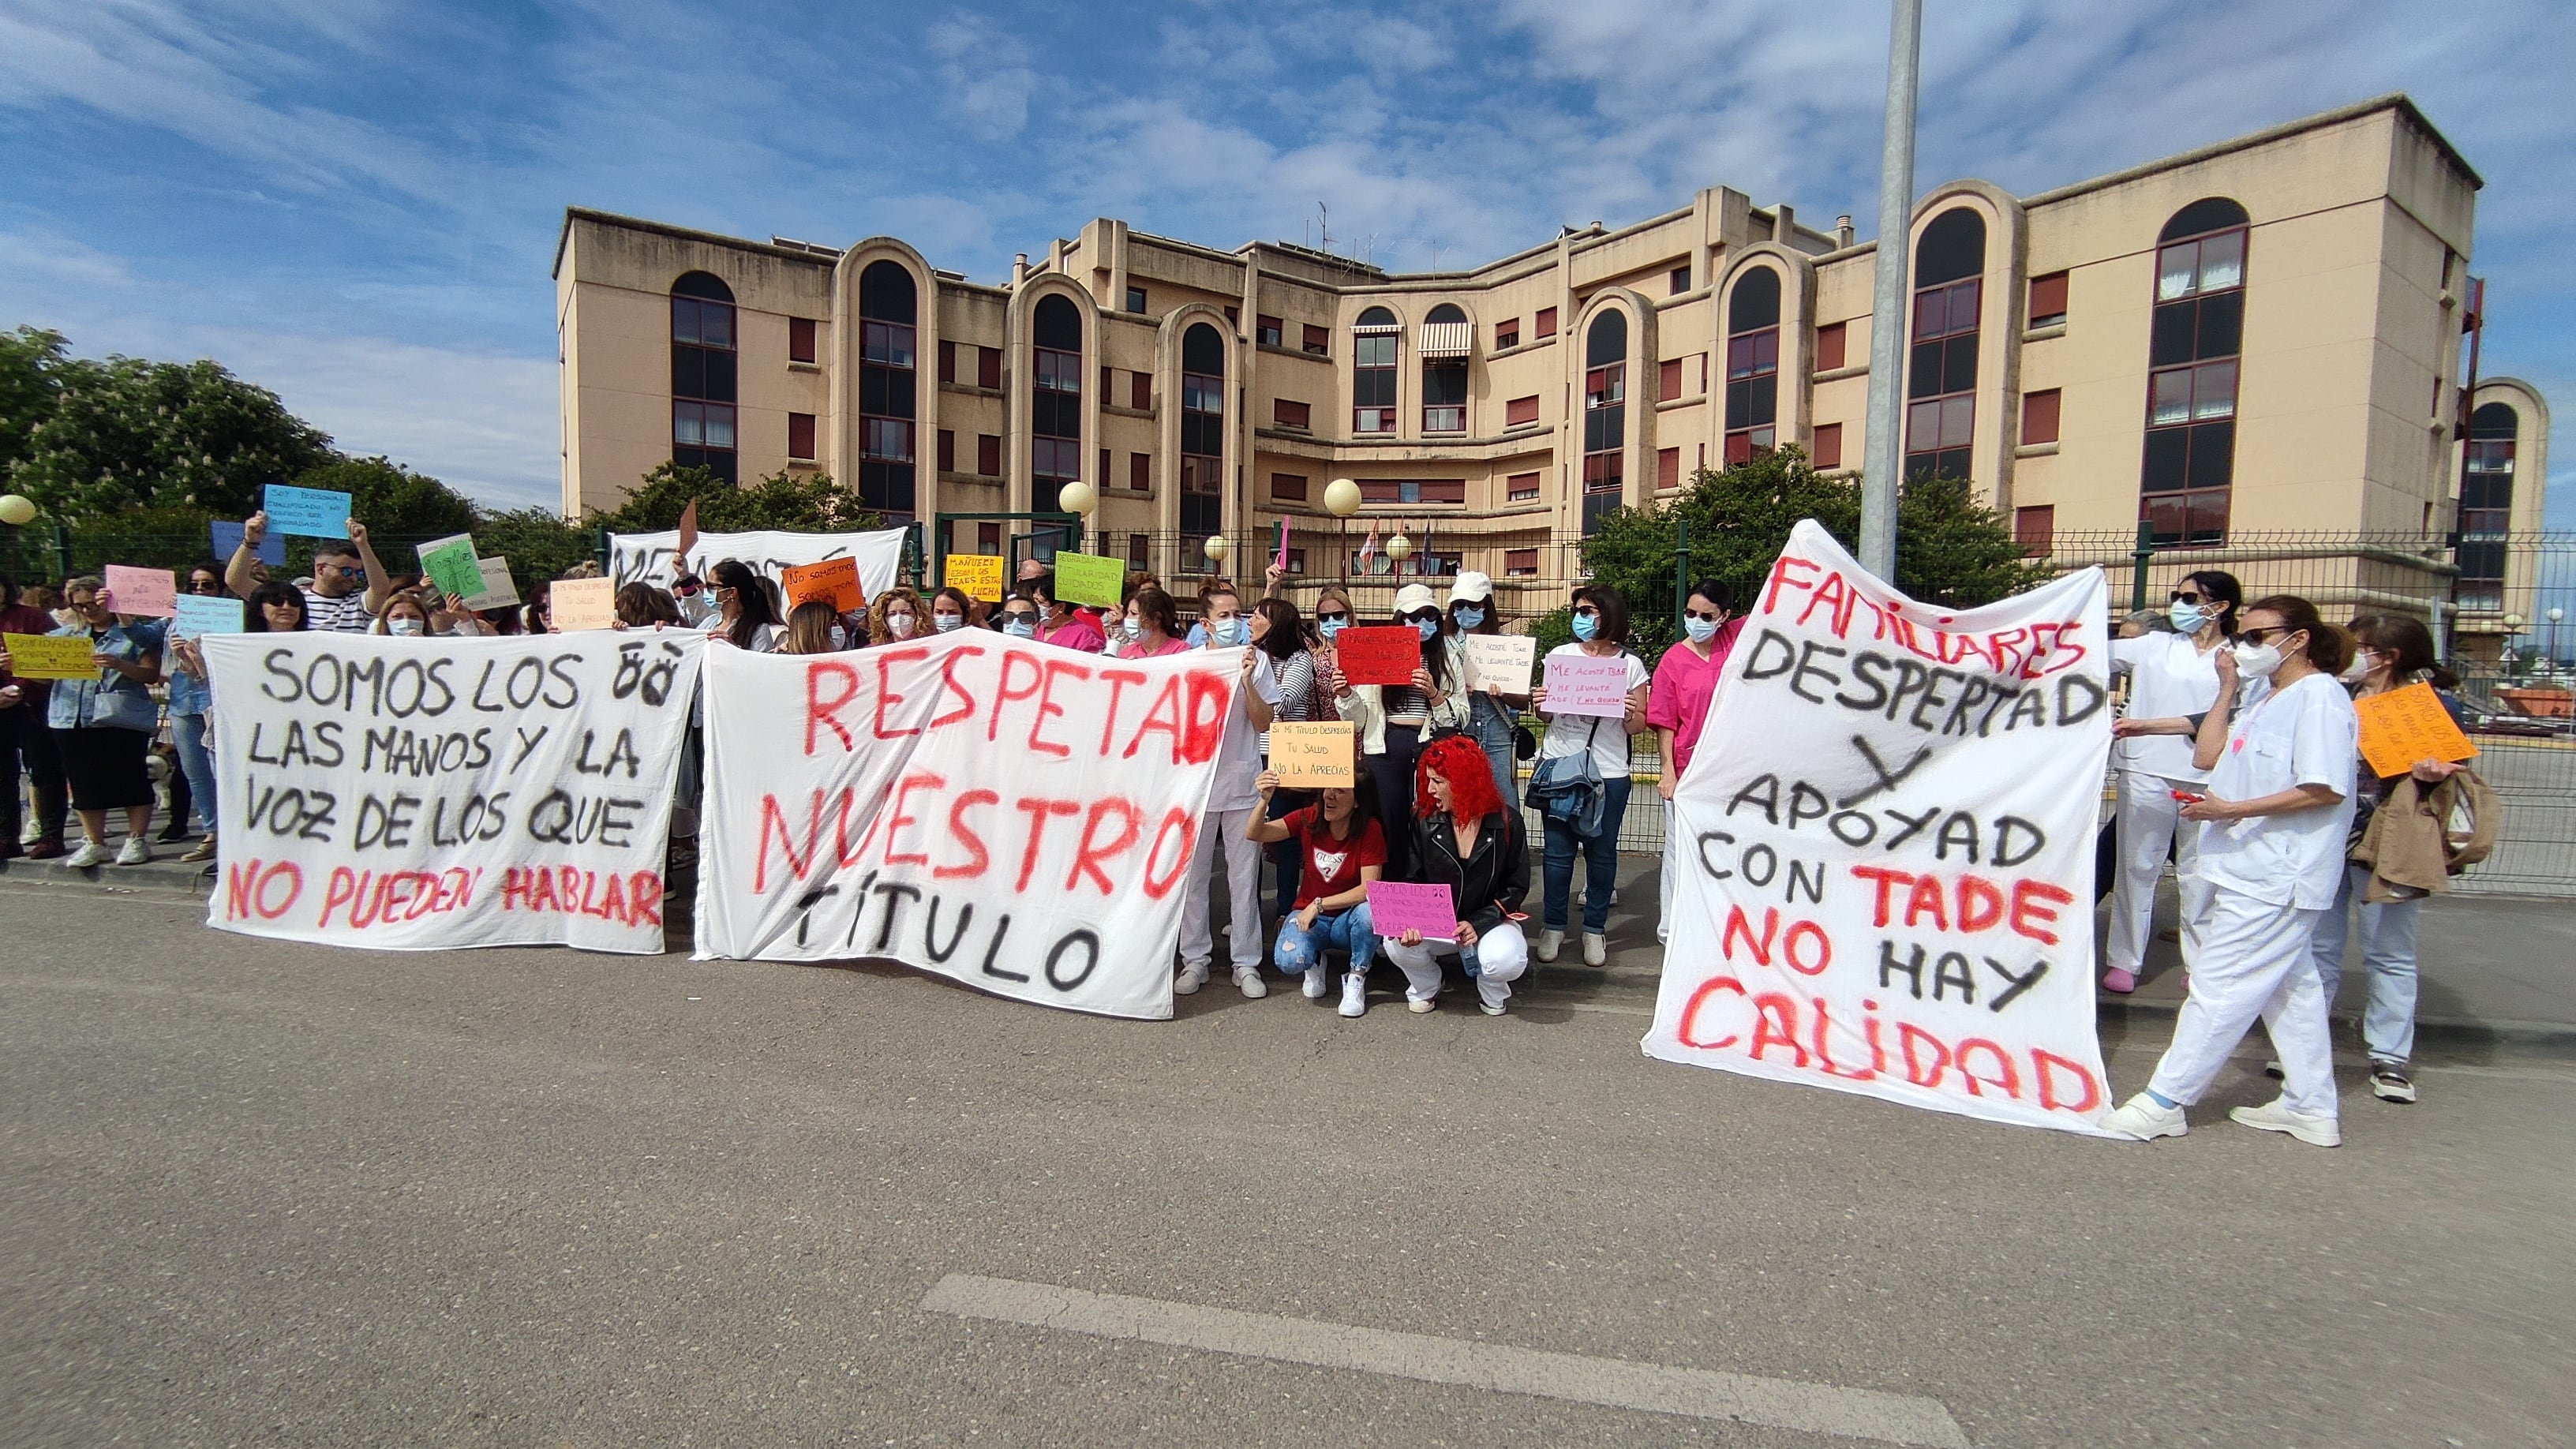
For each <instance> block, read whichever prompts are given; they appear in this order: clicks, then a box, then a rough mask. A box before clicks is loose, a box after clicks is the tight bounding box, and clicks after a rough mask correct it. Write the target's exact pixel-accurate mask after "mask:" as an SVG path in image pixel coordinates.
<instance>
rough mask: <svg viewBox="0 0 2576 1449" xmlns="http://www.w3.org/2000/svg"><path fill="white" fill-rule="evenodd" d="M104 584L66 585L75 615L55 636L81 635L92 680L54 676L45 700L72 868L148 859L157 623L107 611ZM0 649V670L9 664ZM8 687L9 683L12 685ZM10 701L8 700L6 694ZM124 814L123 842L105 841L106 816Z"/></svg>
mask: <svg viewBox="0 0 2576 1449" xmlns="http://www.w3.org/2000/svg"><path fill="white" fill-rule="evenodd" d="M105 589H106V585H105V584H104V583H103V582H102V581H100V580H99V579H98V578H96V577H93V576H90V575H83V576H81V577H79V578H75V579H70V580H67V581H66V582H65V583H64V584H63V599H64V602H65V604H66V605H67V606H68V607H69V608H70V609H71V611H72V617H73V622H72V623H69V624H66V625H63V626H62V627H61V628H58V629H55V630H52V631H51V632H52V634H53V636H54V637H56V638H65V639H82V640H86V641H88V644H89V648H90V662H91V663H92V664H94V665H96V666H97V668H98V673H97V676H96V677H95V678H82V679H57V680H55V681H54V682H53V689H52V690H51V691H50V692H49V693H48V695H47V697H46V714H47V717H46V723H47V725H48V727H50V728H51V729H52V730H53V732H54V744H55V746H56V747H57V748H58V749H60V750H61V752H62V758H63V774H64V775H65V777H66V778H67V779H68V780H69V781H70V784H71V797H72V800H71V805H72V813H73V814H74V815H76V816H78V817H79V818H80V825H81V835H82V837H83V840H82V843H81V846H80V848H79V849H77V850H75V851H73V852H72V853H71V854H69V855H66V856H64V857H63V864H64V865H66V866H68V867H70V868H72V869H74V870H86V869H88V868H89V867H91V866H94V865H105V864H107V863H108V862H109V861H110V860H111V859H112V860H114V861H115V862H116V864H118V865H141V864H143V863H144V862H145V861H148V860H150V859H151V858H152V845H151V841H150V839H149V835H150V831H151V828H152V775H151V771H150V770H149V768H148V767H147V766H146V765H145V763H144V759H145V756H146V755H147V754H148V753H149V752H150V750H151V745H152V736H153V734H154V733H155V732H156V731H157V730H158V728H159V726H160V722H161V709H160V706H159V705H158V704H156V703H154V702H153V699H152V686H153V685H155V684H158V683H160V682H161V634H162V631H161V628H160V627H159V626H158V625H157V624H155V623H153V622H152V621H149V620H142V621H134V622H127V621H123V620H120V619H119V618H118V617H117V616H116V615H115V614H114V613H112V612H111V611H110V610H109V607H108V606H109V603H110V602H111V601H110V600H109V599H108V598H106V597H105V596H104V591H105ZM9 663H10V661H9V652H8V650H6V649H0V671H5V670H7V669H8V668H9ZM11 689H12V691H13V692H14V691H15V689H16V686H14V685H13V686H11ZM8 702H9V703H15V702H16V701H15V700H14V699H12V700H10V701H8ZM111 810H122V811H124V812H125V823H126V835H125V845H124V847H123V848H122V849H120V850H117V851H115V852H113V853H111V852H110V851H109V850H108V847H107V813H108V812H109V811H111Z"/></svg>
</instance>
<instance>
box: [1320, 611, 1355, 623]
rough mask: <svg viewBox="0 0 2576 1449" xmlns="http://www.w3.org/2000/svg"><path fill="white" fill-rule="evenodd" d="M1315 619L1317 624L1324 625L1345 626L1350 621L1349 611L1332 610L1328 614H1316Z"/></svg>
mask: <svg viewBox="0 0 2576 1449" xmlns="http://www.w3.org/2000/svg"><path fill="white" fill-rule="evenodd" d="M1315 618H1316V620H1317V621H1318V622H1321V623H1326V624H1347V623H1349V622H1350V621H1351V611H1350V610H1348V609H1334V610H1332V611H1330V612H1328V613H1318V614H1317V615H1316V616H1315Z"/></svg>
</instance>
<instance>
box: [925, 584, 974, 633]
mask: <svg viewBox="0 0 2576 1449" xmlns="http://www.w3.org/2000/svg"><path fill="white" fill-rule="evenodd" d="M974 617H975V601H974V600H973V599H970V598H968V597H966V591H965V590H964V589H961V588H958V587H957V586H955V585H954V584H951V585H949V586H948V587H946V588H943V589H941V590H940V591H939V592H938V593H935V594H932V595H931V596H930V632H932V633H933V634H953V633H955V632H956V631H957V630H960V629H963V628H965V627H966V621H967V620H969V619H972V618H974Z"/></svg>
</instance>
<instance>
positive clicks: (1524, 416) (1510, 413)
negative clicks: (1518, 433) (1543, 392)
mask: <svg viewBox="0 0 2576 1449" xmlns="http://www.w3.org/2000/svg"><path fill="white" fill-rule="evenodd" d="M1537 421H1538V394H1537V393H1531V394H1530V395H1529V396H1528V397H1516V398H1513V399H1512V400H1511V401H1510V402H1507V403H1505V404H1503V424H1504V426H1506V427H1514V428H1517V427H1520V426H1521V425H1522V424H1524V423H1534V422H1537Z"/></svg>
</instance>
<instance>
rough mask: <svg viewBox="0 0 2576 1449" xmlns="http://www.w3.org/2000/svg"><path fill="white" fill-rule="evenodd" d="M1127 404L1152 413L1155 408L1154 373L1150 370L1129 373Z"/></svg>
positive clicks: (1139, 410) (1140, 410)
mask: <svg viewBox="0 0 2576 1449" xmlns="http://www.w3.org/2000/svg"><path fill="white" fill-rule="evenodd" d="M1127 405H1128V406H1129V407H1131V408H1134V409H1135V410H1136V411H1138V412H1140V413H1150V412H1152V411H1153V410H1154V374H1152V373H1150V372H1131V373H1129V374H1127Z"/></svg>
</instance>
